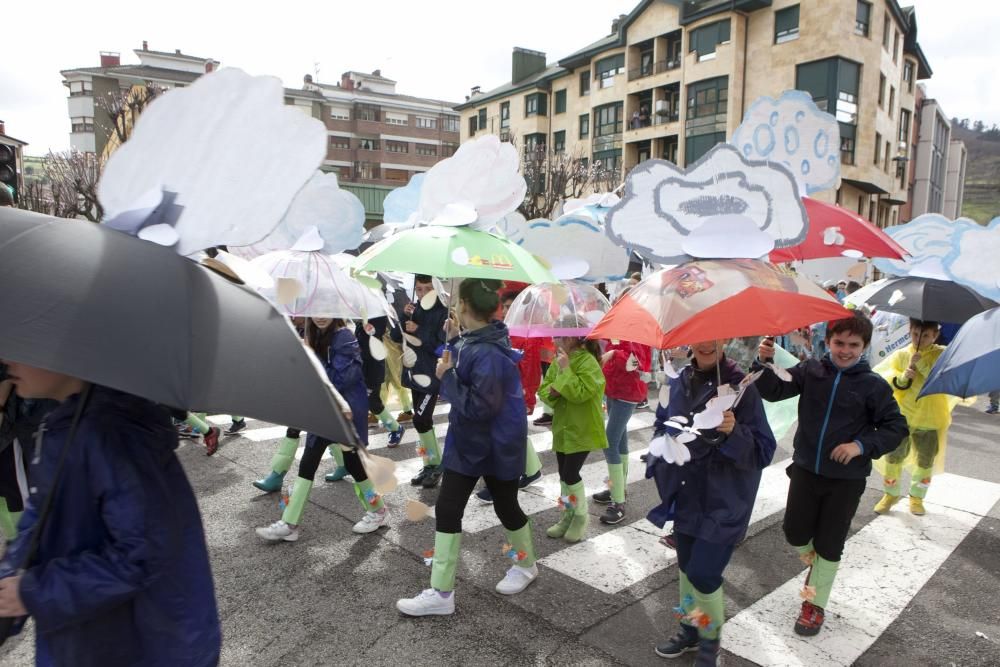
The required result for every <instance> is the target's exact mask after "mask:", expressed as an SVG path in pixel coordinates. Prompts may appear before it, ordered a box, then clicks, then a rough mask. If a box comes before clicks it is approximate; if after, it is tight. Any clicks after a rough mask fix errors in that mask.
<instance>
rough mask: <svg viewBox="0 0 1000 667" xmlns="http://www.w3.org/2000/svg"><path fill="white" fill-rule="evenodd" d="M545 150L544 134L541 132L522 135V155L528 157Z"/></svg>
mask: <svg viewBox="0 0 1000 667" xmlns="http://www.w3.org/2000/svg"><path fill="white" fill-rule="evenodd" d="M544 150H545V134H544V133H542V132H535V133H534V134H526V135H524V155H525V157H528V156H530V155H532V154H533V153H535V152H542V151H544Z"/></svg>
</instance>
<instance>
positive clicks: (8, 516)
mask: <svg viewBox="0 0 1000 667" xmlns="http://www.w3.org/2000/svg"><path fill="white" fill-rule="evenodd" d="M21 514H22V512H11V511H10V510H8V509H7V501H6V500H5V499H3V498H0V535H2V536H3V538H4V539H5V540H7V541H8V542H10V541H11V540H13V539H14V538H15V537H17V522H18V521H20V520H21Z"/></svg>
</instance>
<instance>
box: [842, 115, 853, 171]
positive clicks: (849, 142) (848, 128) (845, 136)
mask: <svg viewBox="0 0 1000 667" xmlns="http://www.w3.org/2000/svg"><path fill="white" fill-rule="evenodd" d="M855 131H856V128H855V127H854V126H853V125H846V124H844V123H841V124H840V164H846V165H851V164H854V133H855Z"/></svg>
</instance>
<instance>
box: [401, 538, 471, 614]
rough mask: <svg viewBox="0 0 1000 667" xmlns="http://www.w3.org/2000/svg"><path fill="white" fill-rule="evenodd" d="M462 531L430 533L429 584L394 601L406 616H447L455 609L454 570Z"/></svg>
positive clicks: (456, 565) (456, 566)
mask: <svg viewBox="0 0 1000 667" xmlns="http://www.w3.org/2000/svg"><path fill="white" fill-rule="evenodd" d="M461 546H462V533H434V556H433V561H432V562H431V587H430V588H428V589H426V590H424V591H422V592H421V593H419V594H418V595H416V596H415V597H412V598H403V599H401V600H397V601H396V609H398V610H399V611H400V612H402V613H404V614H406V615H407V616H447V615H449V614H453V613H454V612H455V570H456V569H457V568H458V554H459V549H460V548H461Z"/></svg>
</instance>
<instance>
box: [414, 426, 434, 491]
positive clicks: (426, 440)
mask: <svg viewBox="0 0 1000 667" xmlns="http://www.w3.org/2000/svg"><path fill="white" fill-rule="evenodd" d="M417 437H418V439H419V442H420V444H419V446H418V447H417V453H418V454H420V456H421V457H422V458H423V460H424V469H423V470H421V471H420V473H418V474H417V476H416V477H414V478H413V479H411V480H410V484H411V485H413V486H423V487H424V488H425V489H433V488H434V487H435V486H437V485H438V482H440V481H441V473H442V470H441V449H440V447H439V445H438V441H437V436H436V435H434V429H431V430H429V431H427V432H425V433H418V434H417Z"/></svg>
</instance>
